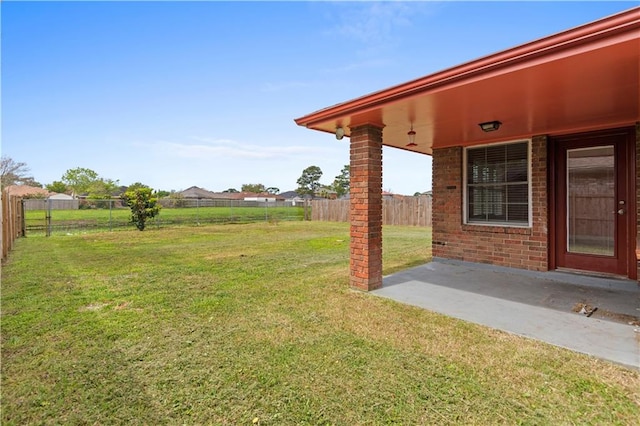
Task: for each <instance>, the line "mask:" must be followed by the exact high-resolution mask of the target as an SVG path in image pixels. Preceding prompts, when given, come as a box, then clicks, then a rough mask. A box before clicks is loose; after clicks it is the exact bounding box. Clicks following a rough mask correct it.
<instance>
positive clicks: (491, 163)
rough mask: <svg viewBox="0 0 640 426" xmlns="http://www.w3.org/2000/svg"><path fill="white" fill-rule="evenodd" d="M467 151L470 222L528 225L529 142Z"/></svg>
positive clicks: (468, 214)
mask: <svg viewBox="0 0 640 426" xmlns="http://www.w3.org/2000/svg"><path fill="white" fill-rule="evenodd" d="M466 153H467V170H466V179H467V182H466V185H467V187H466V194H467V197H466V204H467V205H466V211H467V217H466V219H467V223H484V224H508V225H519V226H527V225H529V167H528V165H529V143H528V142H518V143H510V144H502V145H491V146H486V147H481V148H468V149H467V150H466Z"/></svg>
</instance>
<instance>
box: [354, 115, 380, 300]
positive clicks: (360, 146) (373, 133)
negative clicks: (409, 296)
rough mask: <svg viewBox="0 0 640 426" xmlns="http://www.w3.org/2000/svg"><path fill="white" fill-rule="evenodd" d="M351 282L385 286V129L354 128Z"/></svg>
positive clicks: (368, 287)
mask: <svg viewBox="0 0 640 426" xmlns="http://www.w3.org/2000/svg"><path fill="white" fill-rule="evenodd" d="M350 175H351V181H350V197H351V202H350V208H349V213H350V221H351V245H350V247H351V254H350V262H349V264H350V271H351V275H350V285H351V287H352V288H354V289H358V290H364V291H369V290H374V289H376V288H379V287H381V286H382V128H381V127H378V126H374V125H370V124H368V125H363V126H356V127H352V128H351V168H350Z"/></svg>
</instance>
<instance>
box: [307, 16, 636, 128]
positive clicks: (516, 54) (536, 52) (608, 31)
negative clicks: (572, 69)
mask: <svg viewBox="0 0 640 426" xmlns="http://www.w3.org/2000/svg"><path fill="white" fill-rule="evenodd" d="M638 29H640V7H636V8H633V9H629V10H627V11H624V12H621V13H618V14H616V15H612V16H609V17H606V18H603V19H600V20H598V21H595V22H592V23H588V24H584V25H581V26H579V27H575V28H573V29H569V30H566V31H563V32H560V33H557V34H554V35H551V36H548V37H545V38H542V39H539V40H535V41H532V42H529V43H526V44H523V45H520V46H517V47H514V48H511V49H507V50H504V51H501V52H498V53H495V54H492V55H489V56H485V57H482V58H479V59H476V60H474V61H471V62H467V63H464V64H462V65H458V66H455V67H452V68H448V69H446V70H443V71H440V72H437V73H434V74H430V75H427V76H425V77H421V78H418V79H416V80H411V81H409V82H406V83H403V84H400V85H397V86H393V87H390V88H388V89H384V90H381V91H378V92H374V93H371V94H369V95H365V96H362V97H359V98H356V99H353V100H351V101H347V102H343V103H340V104H337V105H334V106H331V107H328V108H324V109H321V110H319V111H316V112H314V113H311V114H308V115H306V116H303V117H300V118H297V119H295V122H296V124H298V125H300V126H306V127H312V126H313V125H315V124H319V123H322V122H326V121H329V120H334V119H339V118H342V117H344V116H348V115H353V114H356V113H363V112H366V111H368V110H371V109H375V108H377V107H380V106H382V105H384V104H388V103H391V102H394V101H398V100H401V99H404V98H407V97H411V96H414V95H416V94H419V93H423V92H427V91H431V90H435V89H437V88H441V87H442V86H446V85H449V84H455V83H457V84H460V83H461V82H464V81H466V80H469V79H474V78H478V77H481V76H487V75H490V74H491V73H494V72H496V71H498V70H501V69H504V68H507V67H512V66H518V65H521V66H522V64H523V63H526V62H535V61H536V60H539V59H540V58H541V57H545V56H557V55H564V56H569V54H571V53H572V52H579V51H581V50H583V49H584V46H585V45H586V44H590V43H596V44H597V43H598V42H602V40H605V39H615V38H617V37H620V36H624V34H626V33H629V32H632V31H634V30H638ZM635 38H638V35H637V34H636V35H635Z"/></svg>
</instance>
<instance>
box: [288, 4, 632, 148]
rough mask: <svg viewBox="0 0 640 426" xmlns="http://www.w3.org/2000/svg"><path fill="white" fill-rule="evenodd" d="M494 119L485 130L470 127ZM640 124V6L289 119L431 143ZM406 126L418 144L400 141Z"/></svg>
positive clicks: (393, 140) (387, 139)
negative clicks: (494, 125) (374, 129)
mask: <svg viewBox="0 0 640 426" xmlns="http://www.w3.org/2000/svg"><path fill="white" fill-rule="evenodd" d="M493 120H498V121H500V122H502V126H501V127H500V129H499V130H497V131H494V132H490V133H484V132H483V131H482V130H481V129H480V127H479V126H478V123H481V122H485V121H493ZM637 121H640V8H634V9H631V10H629V11H626V12H622V13H620V14H617V15H613V16H611V17H608V18H604V19H602V20H600V21H596V22H594V23H591V24H587V25H583V26H581V27H577V28H574V29H572V30H568V31H565V32H563V33H559V34H556V35H553V36H550V37H547V38H544V39H541V40H537V41H534V42H531V43H528V44H525V45H522V46H519V47H516V48H513V49H509V50H506V51H503V52H500V53H497V54H494V55H491V56H487V57H485V58H481V59H478V60H475V61H472V62H469V63H467V64H463V65H460V66H457V67H454V68H451V69H448V70H445V71H442V72H439V73H436V74H432V75H429V76H426V77H423V78H420V79H417V80H414V81H410V82H408V83H404V84H401V85H399V86H395V87H391V88H389V89H385V90H382V91H380V92H376V93H373V94H370V95H366V96H363V97H361V98H357V99H355V100H352V101H348V102H344V103H342V104H338V105H335V106H332V107H329V108H325V109H323V110H320V111H317V112H314V113H312V114H309V115H307V116H304V117H301V118H299V119H296V123H297V124H299V125H301V126H306V127H308V128H310V129H314V130H320V131H325V132H329V133H334V132H335V129H336V127H343V128H344V129H345V135H346V136H349V134H350V130H349V127H350V126H357V125H361V124H377V125H382V126H384V130H383V141H384V144H385V145H387V146H394V147H397V148H401V149H411V150H413V151H416V152H421V153H426V154H431V152H432V149H433V148H441V147H447V146H454V145H473V144H481V143H487V142H495V141H500V140H512V139H518V138H523V137H530V136H531V135H535V134H549V135H554V134H565V133H572V132H579V131H587V130H595V129H598V128H604V127H614V126H624V125H630V124H633V123H635V122H637ZM411 122H413V128H414V130H415V131H416V143H417V146H416V147H413V148H408V147H406V144H407V132H408V131H409V129H410V126H411Z"/></svg>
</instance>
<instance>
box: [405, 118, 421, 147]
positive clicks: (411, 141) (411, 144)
mask: <svg viewBox="0 0 640 426" xmlns="http://www.w3.org/2000/svg"><path fill="white" fill-rule="evenodd" d="M407 138H408V139H409V143H408V144H407V146H409V147H414V146H418V144H417V143H416V132H415V130H413V123H411V130H409V131H408V132H407Z"/></svg>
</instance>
